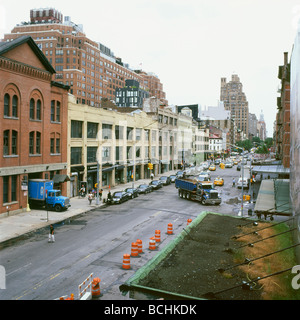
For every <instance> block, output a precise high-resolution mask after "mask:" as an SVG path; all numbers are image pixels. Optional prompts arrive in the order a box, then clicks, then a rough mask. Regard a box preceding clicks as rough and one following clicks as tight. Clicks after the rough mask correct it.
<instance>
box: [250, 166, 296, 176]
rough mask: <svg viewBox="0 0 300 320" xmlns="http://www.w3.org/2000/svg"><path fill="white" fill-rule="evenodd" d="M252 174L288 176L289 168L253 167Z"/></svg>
mask: <svg viewBox="0 0 300 320" xmlns="http://www.w3.org/2000/svg"><path fill="white" fill-rule="evenodd" d="M252 172H253V173H269V174H272V173H273V174H274V173H277V174H287V175H289V174H290V168H285V167H284V166H283V165H265V166H254V167H253V169H252Z"/></svg>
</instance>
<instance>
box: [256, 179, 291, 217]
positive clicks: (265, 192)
mask: <svg viewBox="0 0 300 320" xmlns="http://www.w3.org/2000/svg"><path fill="white" fill-rule="evenodd" d="M289 193H290V189H289V179H275V180H273V179H268V180H262V182H261V185H260V188H259V193H258V196H257V199H256V203H255V207H254V212H255V213H259V214H276V215H285V216H287V215H291V214H292V209H291V204H290V197H289Z"/></svg>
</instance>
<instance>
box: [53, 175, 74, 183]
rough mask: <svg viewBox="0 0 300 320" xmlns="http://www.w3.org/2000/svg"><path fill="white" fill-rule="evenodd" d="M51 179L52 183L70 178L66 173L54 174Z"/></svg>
mask: <svg viewBox="0 0 300 320" xmlns="http://www.w3.org/2000/svg"><path fill="white" fill-rule="evenodd" d="M52 180H53V182H54V183H56V184H57V183H63V182H66V181H70V178H69V176H68V175H67V174H56V175H55V176H54V177H53V179H52Z"/></svg>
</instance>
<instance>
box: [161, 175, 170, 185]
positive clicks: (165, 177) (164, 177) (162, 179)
mask: <svg viewBox="0 0 300 320" xmlns="http://www.w3.org/2000/svg"><path fill="white" fill-rule="evenodd" d="M159 180H160V181H161V182H162V183H163V185H165V186H167V185H169V184H171V179H170V178H169V177H167V176H162V177H160V178H159Z"/></svg>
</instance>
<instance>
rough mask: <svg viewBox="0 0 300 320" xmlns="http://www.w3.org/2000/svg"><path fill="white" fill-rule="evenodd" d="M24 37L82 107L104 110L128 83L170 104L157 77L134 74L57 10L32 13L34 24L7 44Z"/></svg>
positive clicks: (15, 32) (17, 31)
mask: <svg viewBox="0 0 300 320" xmlns="http://www.w3.org/2000/svg"><path fill="white" fill-rule="evenodd" d="M22 35H30V36H31V37H32V38H33V39H34V41H35V42H36V43H37V45H38V47H39V48H40V49H41V51H42V52H43V53H44V54H45V56H46V57H47V59H48V60H49V62H50V63H51V64H52V66H53V68H54V69H55V71H56V73H55V74H54V75H53V80H56V81H58V82H61V83H63V84H65V85H68V86H70V93H71V94H73V95H74V96H75V97H76V103H78V104H87V105H89V106H93V107H100V106H101V100H102V99H103V98H106V99H108V100H113V101H115V91H116V89H118V88H123V87H124V86H125V80H126V79H129V80H136V81H138V82H139V84H140V88H141V89H143V90H148V91H149V92H150V94H151V95H153V96H155V97H158V98H159V99H163V103H164V104H167V101H166V100H164V99H165V93H164V92H163V87H162V84H161V83H160V80H159V79H158V77H157V76H154V75H153V74H148V73H146V72H135V71H134V70H131V69H130V68H129V65H128V64H126V63H124V62H122V59H121V58H118V57H115V56H114V54H113V52H112V51H111V50H110V49H109V48H107V47H105V46H104V45H103V44H101V43H99V42H97V41H93V40H91V39H89V38H88V37H87V36H86V35H85V33H84V32H83V26H82V25H80V24H76V23H74V22H72V20H71V18H70V17H69V16H66V17H63V15H62V14H61V13H60V12H58V11H57V10H56V9H53V8H50V9H43V8H41V9H32V10H30V21H29V22H22V23H20V24H18V25H17V26H15V27H14V28H13V29H12V31H11V33H9V34H5V36H4V41H11V40H13V39H16V38H18V37H20V36H22Z"/></svg>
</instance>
